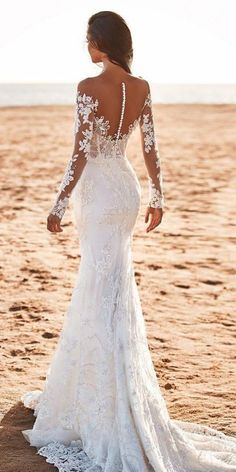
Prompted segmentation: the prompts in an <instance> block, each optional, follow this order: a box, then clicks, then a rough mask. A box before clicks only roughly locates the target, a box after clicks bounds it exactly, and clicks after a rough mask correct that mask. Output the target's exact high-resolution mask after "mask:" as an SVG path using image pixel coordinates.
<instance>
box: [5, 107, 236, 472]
mask: <svg viewBox="0 0 236 472" xmlns="http://www.w3.org/2000/svg"><path fill="white" fill-rule="evenodd" d="M235 113H236V106H235V105H181V104H180V105H155V106H154V115H155V120H156V134H157V136H158V142H159V150H160V155H161V162H162V171H163V179H164V191H165V199H166V204H165V210H164V215H163V220H162V223H161V225H160V226H158V228H156V229H155V230H154V231H152V232H150V233H146V232H145V227H146V226H147V225H146V224H145V223H144V213H145V204H146V202H147V201H148V194H147V189H148V186H147V174H146V169H145V165H144V161H143V157H142V152H141V143H140V134H139V130H138V129H136V130H135V132H134V134H133V135H132V136H131V139H130V141H129V144H128V149H127V153H128V156H129V158H130V161H131V163H132V165H133V167H134V169H135V171H136V173H137V175H138V177H139V179H140V182H141V185H142V189H143V190H142V208H141V210H140V214H139V217H138V221H137V224H136V227H135V232H134V239H133V259H134V267H135V275H136V280H137V283H138V287H139V293H140V298H141V303H142V307H143V314H144V318H145V323H146V328H147V335H148V341H149V346H150V349H151V355H152V359H153V362H154V364H155V369H156V373H157V375H158V378H159V382H160V386H161V390H162V392H163V395H164V398H165V400H166V402H167V406H168V409H169V412H170V414H171V416H172V417H173V418H176V419H177V418H178V419H183V420H187V421H195V422H199V423H202V424H207V425H209V426H211V427H214V428H217V429H219V430H220V431H223V432H226V433H227V434H232V435H236V421H235V420H236V410H235V390H236V378H235V377H236V376H235V372H234V366H235V358H236V355H235V337H236V330H235V327H236V320H235V316H234V311H235V306H234V303H233V302H234V299H235V292H234V289H235V286H234V284H235V267H236V264H235V262H236V257H235V252H234V251H235V246H234V243H235V226H236V223H235V221H236V218H235V216H236V211H235V199H234V189H235V188H236V170H235V154H236V143H235V127H234V124H235ZM0 127H1V138H0V139H1V141H0V151H1V173H0V178H1V188H2V191H1V207H2V208H1V219H2V224H1V246H2V251H3V257H1V281H0V282H1V299H2V303H1V332H0V345H1V365H0V369H1V396H0V399H1V433H0V443H1V466H0V472H22V471H24V472H34V471H36V470H37V472H44V471H45V472H46V471H50V470H51V471H53V470H55V468H54V467H53V466H51V465H49V464H47V463H46V462H45V459H44V458H43V457H40V456H38V455H36V454H35V452H36V449H35V448H33V447H30V446H29V444H28V443H27V442H26V441H25V439H24V438H23V436H22V434H21V430H22V429H28V428H31V426H32V424H33V422H34V417H33V413H32V411H31V410H29V409H26V408H24V407H23V405H22V403H21V401H20V397H21V395H22V394H23V393H24V392H25V391H28V390H30V389H38V388H39V389H40V388H42V386H43V382H44V379H45V373H46V370H47V368H48V366H49V363H50V359H51V356H52V354H53V352H54V349H55V346H56V343H57V339H58V335H59V333H60V330H61V327H62V323H63V317H64V316H65V314H66V310H67V306H68V304H69V301H70V296H71V293H72V289H73V284H74V281H75V276H76V273H77V270H78V268H79V263H80V248H79V239H78V238H77V235H76V230H75V226H74V223H73V215H72V206H71V207H70V210H69V211H68V212H67V213H66V215H65V217H64V222H63V229H64V231H63V233H60V234H51V233H49V232H48V231H47V229H46V219H47V215H48V210H49V208H50V206H51V204H52V202H53V201H54V197H55V192H56V188H57V184H58V183H59V182H60V180H61V178H62V175H63V173H64V168H65V165H66V162H67V160H68V158H69V157H70V155H71V152H72V145H73V107H70V106H39V107H37V106H35V107H11V108H2V109H1V118H0Z"/></svg>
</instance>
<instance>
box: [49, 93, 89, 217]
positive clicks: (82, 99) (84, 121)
mask: <svg viewBox="0 0 236 472" xmlns="http://www.w3.org/2000/svg"><path fill="white" fill-rule="evenodd" d="M97 106H98V100H95V101H94V100H93V98H92V97H91V96H89V95H86V94H85V93H84V94H82V93H81V92H80V91H78V92H77V95H76V117H75V125H74V132H75V134H76V133H78V132H81V134H82V138H83V139H79V148H78V152H77V153H76V154H73V156H72V157H71V159H70V160H69V162H68V164H67V166H66V171H65V174H64V177H63V179H62V182H61V184H60V186H59V190H58V193H57V197H56V203H55V205H54V206H53V208H52V209H51V211H50V213H51V214H52V215H56V216H58V217H59V218H60V219H61V218H62V217H63V215H64V213H65V210H66V208H67V207H68V204H69V198H70V196H71V191H72V190H71V191H69V192H67V194H66V195H61V193H63V192H66V188H67V187H68V185H69V184H70V183H71V182H72V181H74V180H75V172H76V168H77V163H78V160H79V159H81V158H85V159H86V160H87V159H88V156H89V153H90V142H91V139H92V136H93V121H94V120H93V119H91V115H92V113H93V112H94V111H95V110H96V109H97ZM81 153H82V154H81Z"/></svg>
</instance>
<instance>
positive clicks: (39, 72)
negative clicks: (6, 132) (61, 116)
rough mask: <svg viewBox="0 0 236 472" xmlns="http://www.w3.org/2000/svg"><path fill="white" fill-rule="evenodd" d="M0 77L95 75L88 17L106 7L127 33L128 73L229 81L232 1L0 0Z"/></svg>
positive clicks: (235, 52)
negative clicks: (130, 60)
mask: <svg viewBox="0 0 236 472" xmlns="http://www.w3.org/2000/svg"><path fill="white" fill-rule="evenodd" d="M0 7H1V17H0V65H1V66H0V82H1V83H18V82H25V83H30V82H50V83H55V82H67V83H72V82H78V81H80V80H82V79H84V78H85V77H88V76H90V77H91V76H94V75H98V74H99V73H100V72H101V67H99V66H98V65H95V64H93V63H92V62H91V59H90V56H89V54H88V51H87V45H86V43H85V37H86V27H87V21H88V18H89V17H90V16H91V15H92V14H94V13H96V12H98V11H101V10H112V11H115V12H116V13H119V14H120V15H121V16H123V17H124V19H125V20H126V22H127V24H128V26H129V28H130V30H131V34H132V38H133V49H134V60H133V64H132V73H133V74H134V75H141V76H142V77H144V78H145V79H146V80H150V81H151V82H155V83H162V84H171V83H172V84H179V83H183V84H197V83H211V84H220V83H224V84H227V83H228V84H229V83H231V84H235V83H236V65H235V58H236V28H235V19H236V0H145V1H142V2H141V1H140V2H138V1H137V0H135V1H134V0H130V1H127V0H118V1H116V0H109V1H107V0H99V1H98V0H90V1H81V0H40V1H39V0H37V1H36V0H20V1H19V0H7V2H6V1H3V0H0Z"/></svg>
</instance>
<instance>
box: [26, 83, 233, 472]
mask: <svg viewBox="0 0 236 472" xmlns="http://www.w3.org/2000/svg"><path fill="white" fill-rule="evenodd" d="M143 84H146V92H145V95H144V97H143V100H142V104H143V106H142V107H140V113H139V114H137V115H136V117H135V116H134V113H133V112H132V110H134V104H135V103H139V101H140V102H141V99H140V97H138V95H137V94H136V98H135V100H134V97H133V98H132V99H131V98H129V94H130V93H131V92H130V90H131V89H130V86H128V83H126V82H122V83H121V84H119V85H118V86H117V89H116V93H114V95H112V96H109V94H108V93H107V94H105V95H106V96H105V95H104V97H103V98H101V97H98V96H94V95H93V94H92V93H91V92H90V88H89V82H88V81H86V80H85V81H82V82H80V84H79V87H78V91H77V97H76V98H77V100H76V103H77V106H76V122H75V147H74V152H73V155H72V158H71V159H70V160H69V162H68V165H67V168H66V172H65V175H64V177H63V179H62V182H61V185H60V187H59V191H58V194H57V198H56V202H55V205H54V206H53V208H52V210H51V213H53V214H56V215H58V216H59V218H62V216H63V214H64V212H65V209H66V207H67V205H68V201H69V198H70V197H71V198H72V200H73V208H74V214H75V218H76V226H77V229H78V233H79V238H80V250H81V262H80V267H79V271H78V274H77V277H76V284H75V287H74V290H73V293H72V298H71V302H70V305H69V308H68V312H67V314H66V316H65V319H64V325H63V329H62V331H61V335H60V338H59V341H58V344H57V348H56V350H55V353H54V356H53V358H52V361H51V365H50V367H49V370H48V372H47V376H46V381H45V385H44V389H43V391H38V390H34V391H31V392H27V393H25V395H24V396H23V397H22V400H23V402H24V405H25V406H26V407H28V408H32V409H33V410H34V414H35V416H36V419H35V422H34V426H33V428H32V429H30V430H24V431H22V433H23V434H24V436H25V438H26V439H27V440H28V441H29V442H30V444H31V445H32V446H35V447H37V449H38V450H37V453H38V454H40V455H42V456H45V457H46V458H47V459H46V460H47V461H48V462H49V463H51V464H54V465H55V466H56V467H57V468H58V470H59V471H60V472H76V471H80V472H85V471H86V472H95V471H97V472H121V471H122V472H151V471H152V472H229V471H234V472H235V471H236V438H234V437H231V436H226V435H225V434H223V433H221V432H219V431H216V430H214V429H211V428H209V427H207V426H203V425H200V424H195V423H190V422H183V421H180V420H173V419H170V417H169V414H168V411H167V407H166V404H165V401H164V398H163V397H162V394H161V391H160V388H159V384H158V380H157V376H156V373H155V370H154V366H153V363H152V359H151V355H150V351H149V348H148V343H147V337H146V331H145V325H144V319H143V314H142V309H141V304H140V299H139V293H138V289H137V285H136V281H135V277H134V269H133V262H132V250H131V245H132V234H133V229H134V225H135V222H136V218H137V215H138V212H139V208H140V195H141V188H140V184H139V181H138V179H137V176H136V174H135V172H134V170H133V168H132V166H131V164H130V162H129V160H128V159H127V156H126V151H125V150H126V145H127V142H128V139H129V137H130V135H131V133H132V131H133V130H134V129H135V128H136V126H137V125H138V124H139V126H140V131H141V140H142V149H143V155H144V162H145V165H146V168H147V173H148V181H149V192H150V199H149V206H151V207H153V208H155V207H156V208H158V207H163V203H164V195H163V186H162V175H161V167H160V158H159V153H158V146H157V142H156V139H155V134H154V125H153V114H152V103H151V94H150V87H149V84H148V82H147V81H144V82H143ZM143 86H144V85H143ZM143 90H144V88H143ZM130 97H131V95H130ZM132 113H133V115H132ZM108 117H109V119H107V118H108ZM131 118H132V119H131ZM111 131H112V132H111ZM157 309H158V307H157Z"/></svg>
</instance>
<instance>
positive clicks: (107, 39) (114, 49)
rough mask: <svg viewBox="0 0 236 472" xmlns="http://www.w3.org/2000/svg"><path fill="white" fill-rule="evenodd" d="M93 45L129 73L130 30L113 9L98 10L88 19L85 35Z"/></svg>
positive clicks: (130, 55) (131, 55)
mask: <svg viewBox="0 0 236 472" xmlns="http://www.w3.org/2000/svg"><path fill="white" fill-rule="evenodd" d="M88 34H89V36H90V41H91V43H93V42H96V44H95V45H94V47H97V48H98V49H99V51H102V52H105V53H106V54H107V56H108V58H109V59H110V61H111V62H113V63H114V64H118V65H120V66H121V67H123V69H124V70H125V71H126V72H129V73H131V69H130V64H131V62H132V60H133V47H132V37H131V33H130V30H129V28H128V26H127V24H126V22H125V20H124V19H123V18H122V16H120V15H118V13H115V12H113V11H99V12H98V13H95V14H94V15H92V16H91V17H90V18H89V20H88V29H87V35H88Z"/></svg>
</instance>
